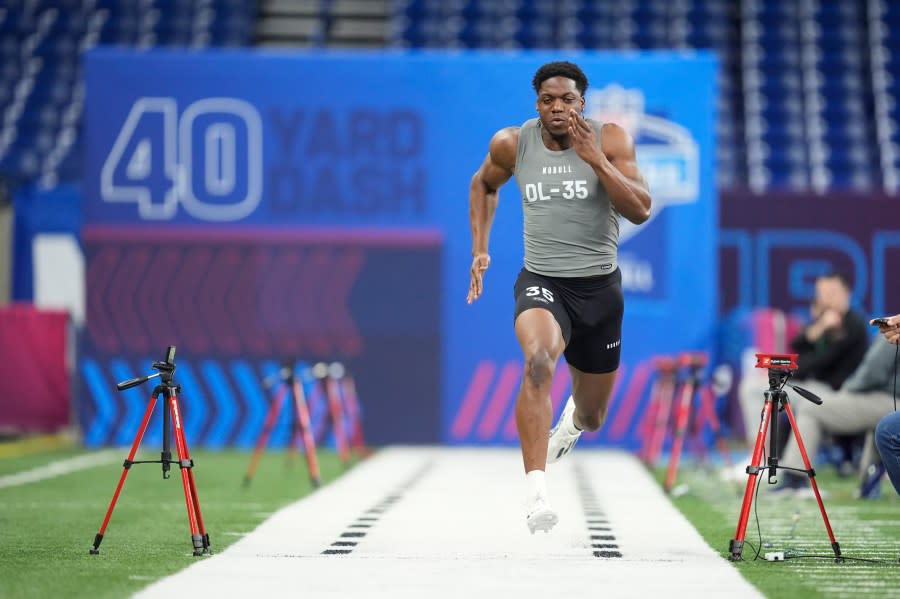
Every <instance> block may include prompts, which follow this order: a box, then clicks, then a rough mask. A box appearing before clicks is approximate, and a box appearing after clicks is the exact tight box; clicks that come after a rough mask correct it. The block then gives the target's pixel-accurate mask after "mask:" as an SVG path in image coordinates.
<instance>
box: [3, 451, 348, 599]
mask: <svg viewBox="0 0 900 599" xmlns="http://www.w3.org/2000/svg"><path fill="white" fill-rule="evenodd" d="M84 453H85V452H84V451H83V450H77V449H73V450H71V451H52V452H45V453H40V454H36V455H28V456H24V457H12V458H6V459H3V460H0V474H9V473H12V472H20V471H23V470H27V469H30V468H35V467H39V466H41V465H44V464H47V463H49V462H51V461H54V460H60V459H64V458H66V457H71V456H75V455H82V454H84ZM126 455H127V450H126V449H122V450H121V459H118V460H117V461H116V462H113V463H111V464H107V465H103V466H98V467H94V468H90V469H86V470H82V471H79V472H74V473H71V474H66V475H63V476H58V477H54V478H49V479H47V480H43V481H40V482H35V483H30V484H25V485H21V486H15V487H8V488H0V597H16V598H18V597H42V598H43V597H54V598H61V597H92V598H97V599H99V598H102V597H125V596H127V595H129V594H131V593H133V592H135V591H137V590H139V589H140V588H142V587H144V586H146V585H147V584H149V583H150V582H152V581H153V580H156V579H158V578H161V577H163V576H165V575H167V574H171V573H173V572H176V571H178V570H180V569H182V568H185V567H187V566H188V565H190V564H193V563H195V562H196V561H197V560H202V559H206V558H205V557H194V556H193V555H192V553H193V547H192V543H191V533H190V527H189V524H188V519H187V509H186V506H185V499H184V490H183V486H182V482H181V474H180V472H179V470H178V468H177V467H175V468H173V469H172V471H171V476H170V478H169V479H168V480H163V478H162V470H161V467H160V465H158V464H140V465H135V466H133V467H132V469H131V471H130V473H129V475H128V478H127V480H126V483H125V486H124V488H123V491H122V493H121V495H120V496H119V500H118V503H117V504H116V507H115V510H114V512H113V515H112V519H111V520H110V522H109V525H108V527H107V529H106V534H105V537H104V539H103V541H102V543H101V545H100V554H99V555H90V554H89V551H88V550H89V549H90V547H91V545H92V543H93V540H94V535H95V534H96V533H97V531H98V529H99V527H100V525H101V523H102V521H103V516H104V515H105V513H106V509H107V507H108V505H109V502H110V499H111V498H112V495H113V491H114V490H115V486H116V484H117V482H118V480H119V476H120V475H121V473H122V461H123V460H124V458H125V456H126ZM158 456H159V453H158V452H157V453H155V454H154V453H153V452H149V451H148V452H146V453H145V454H141V453H139V454H138V456H136V458H137V459H158ZM192 458H193V459H194V463H195V467H194V477H195V481H196V485H197V493H198V495H199V497H200V504H201V511H202V516H203V519H204V523H205V525H206V531H207V533H209V535H210V541H211V548H212V551H213V553H215V552H216V551H221V550H222V549H224V548H225V547H226V546H228V545H230V544H231V543H233V542H235V541H236V540H238V539H239V538H240V537H241V536H242V535H244V534H245V533H247V532H250V531H252V530H253V529H254V528H255V527H256V526H257V525H259V524H260V523H261V522H262V521H263V520H265V519H266V518H267V517H268V516H269V515H270V514H272V513H273V512H274V511H275V510H277V509H278V508H280V507H282V506H284V505H287V504H289V503H291V502H293V501H296V500H297V499H299V498H300V497H302V496H304V495H306V494H308V493H309V492H310V491H311V490H312V487H311V484H310V482H309V478H308V476H307V472H306V464H305V459H304V457H303V455H302V454H299V455H296V456H294V457H293V459H288V454H287V453H286V452H283V451H281V452H279V451H268V452H266V453H265V454H264V455H263V457H262V460H261V461H260V464H259V468H258V469H257V471H256V474H255V476H254V478H253V481H252V484H250V485H249V486H247V487H244V485H243V484H242V483H243V478H244V473H245V472H246V470H247V467H248V464H249V461H250V452H246V451H195V452H193V453H192ZM319 465H320V468H321V476H322V480H323V482H328V481H331V480H333V479H335V478H336V477H337V476H339V475H340V474H341V473H342V472H343V471H344V468H343V467H342V466H341V464H340V462H339V460H338V459H337V457H336V456H335V455H334V453H333V452H327V451H320V452H319Z"/></svg>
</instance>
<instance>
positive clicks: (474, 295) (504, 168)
mask: <svg viewBox="0 0 900 599" xmlns="http://www.w3.org/2000/svg"><path fill="white" fill-rule="evenodd" d="M518 145H519V129H518V127H508V128H506V129H501V130H500V131H498V132H497V133H495V134H494V137H493V138H491V145H490V149H489V150H488V154H487V156H486V157H485V158H484V162H483V163H482V164H481V167H480V168H479V169H478V171H476V173H475V175H474V176H473V177H472V182H471V183H470V184H469V224H470V225H471V228H472V268H471V270H470V272H469V295H468V297H467V298H466V301H467V302H468V303H470V304H471V303H472V302H474V301H475V300H477V299H478V298H479V297H480V296H481V293H482V291H484V271H486V270H487V268H488V266H490V265H491V256H490V254H488V241H489V239H490V236H491V224H493V222H494V212H495V211H496V210H497V201H498V198H499V196H498V193H497V192H498V191H499V189H500V187H502V186H503V184H504V183H506V182H507V181H509V178H510V177H512V175H513V170H514V169H515V166H516V151H517V148H518Z"/></svg>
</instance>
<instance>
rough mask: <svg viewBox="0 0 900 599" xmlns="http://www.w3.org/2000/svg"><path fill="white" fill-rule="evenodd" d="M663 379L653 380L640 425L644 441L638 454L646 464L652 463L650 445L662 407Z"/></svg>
mask: <svg viewBox="0 0 900 599" xmlns="http://www.w3.org/2000/svg"><path fill="white" fill-rule="evenodd" d="M661 381H662V379H661V378H660V377H659V376H657V377H656V380H655V381H653V385H652V386H651V387H650V397H649V398H648V400H647V408H646V410H645V411H644V418H643V421H642V422H641V425H640V431H641V436H642V437H643V443H641V449H640V451H638V456H639V457H640V458H641V459H642V460H643V461H644V463H646V464H649V463H650V445H651V442H652V440H653V426H654V425H655V424H656V421H657V419H658V414H659V410H660V409H661V408H662V406H661V401H660V395H659V391H660V387H661V385H662V382H661Z"/></svg>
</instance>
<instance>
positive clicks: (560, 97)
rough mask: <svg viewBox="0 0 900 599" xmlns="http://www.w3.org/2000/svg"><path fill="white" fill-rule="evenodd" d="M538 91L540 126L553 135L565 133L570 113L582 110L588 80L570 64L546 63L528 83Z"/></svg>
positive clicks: (564, 62)
mask: <svg viewBox="0 0 900 599" xmlns="http://www.w3.org/2000/svg"><path fill="white" fill-rule="evenodd" d="M531 84H532V85H533V86H534V91H536V92H537V111H538V114H539V115H540V118H541V123H542V124H543V126H544V127H545V128H546V129H547V131H549V132H550V134H551V135H554V136H562V135H565V134H566V133H567V131H568V119H569V110H575V112H581V111H582V110H584V92H585V91H586V90H587V87H588V80H587V77H585V75H584V71H582V70H581V68H579V66H578V65H576V64H573V63H571V62H566V61H559V62H548V63H547V64H545V65H544V66H542V67H541V68H539V69H538V70H537V72H536V73H535V74H534V79H533V80H532V81H531Z"/></svg>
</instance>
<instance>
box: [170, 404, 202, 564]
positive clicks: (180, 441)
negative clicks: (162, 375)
mask: <svg viewBox="0 0 900 599" xmlns="http://www.w3.org/2000/svg"><path fill="white" fill-rule="evenodd" d="M167 401H168V403H169V409H170V411H171V414H172V426H173V427H174V429H175V447H176V449H177V450H178V465H179V466H180V467H181V468H180V469H181V484H182V486H183V487H184V502H185V505H186V507H187V514H188V524H189V525H190V527H191V542H192V543H193V546H194V555H202V553H203V544H204V539H203V536H202V535H201V534H200V529H199V526H198V524H197V513H196V512H197V502H196V500H195V498H194V493H195V491H196V489H195V488H194V484H193V480H192V477H191V468H192V467H193V462H192V461H191V460H190V458H189V457H188V455H187V448H186V447H185V442H184V429H182V428H181V414H180V413H179V410H178V398H177V396H176V395H175V394H174V393H171V394H170V395H169V397H168V398H167Z"/></svg>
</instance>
